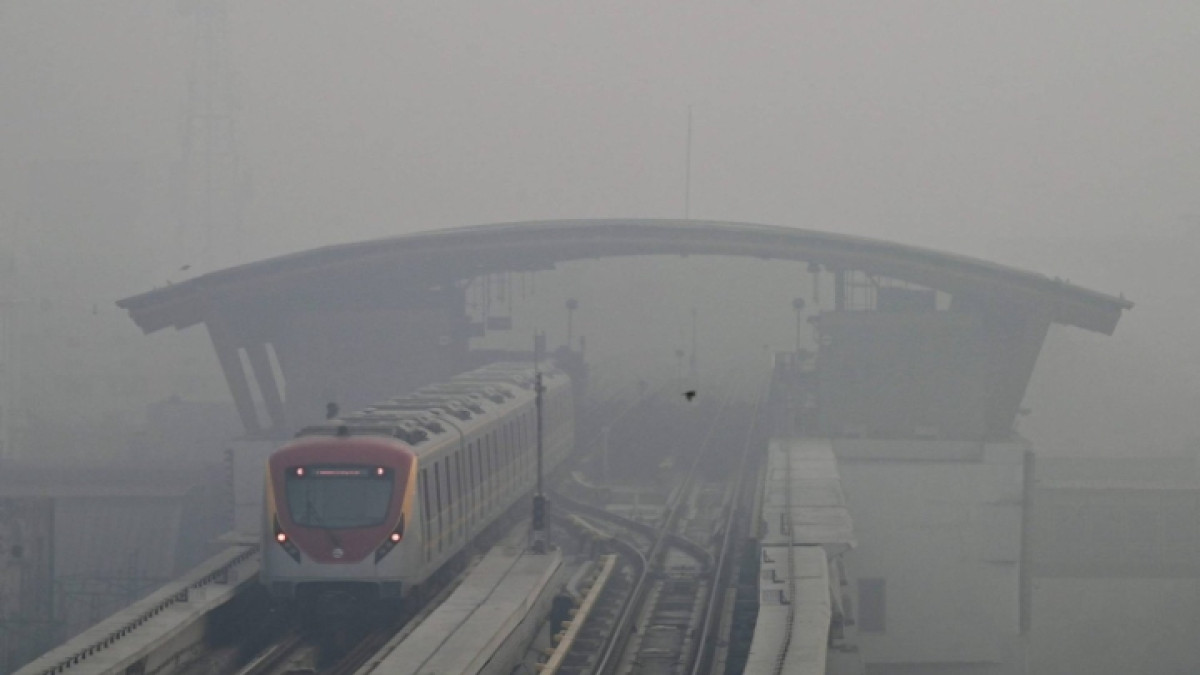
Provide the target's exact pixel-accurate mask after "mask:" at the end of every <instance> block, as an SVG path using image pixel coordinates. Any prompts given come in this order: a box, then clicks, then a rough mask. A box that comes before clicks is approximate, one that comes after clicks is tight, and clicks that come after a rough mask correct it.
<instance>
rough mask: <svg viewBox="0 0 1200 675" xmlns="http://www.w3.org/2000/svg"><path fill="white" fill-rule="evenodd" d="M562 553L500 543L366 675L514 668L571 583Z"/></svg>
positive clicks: (363, 672) (373, 663)
mask: <svg viewBox="0 0 1200 675" xmlns="http://www.w3.org/2000/svg"><path fill="white" fill-rule="evenodd" d="M565 571H566V566H565V565H564V564H563V559H562V553H561V552H559V551H551V552H550V553H548V554H544V555H538V554H534V553H530V552H528V551H524V550H520V549H517V548H515V547H512V546H505V545H501V546H497V547H495V548H493V549H492V550H491V551H490V552H489V553H488V554H487V555H486V556H485V557H484V558H483V560H481V561H480V562H479V564H478V565H476V566H475V568H474V569H473V570H472V571H471V574H470V576H469V577H468V578H467V579H466V580H465V581H463V583H462V584H461V585H459V587H458V588H457V589H455V591H454V593H453V594H452V595H451V596H450V597H449V598H447V599H446V600H445V601H444V602H443V603H442V604H441V605H440V606H439V607H438V608H437V610H435V611H434V612H433V614H431V615H430V616H429V617H428V618H426V619H425V620H424V621H422V622H421V624H420V625H419V626H417V627H416V629H415V630H413V631H412V632H411V633H409V634H408V635H406V636H405V637H404V638H403V639H402V640H400V641H399V642H397V643H395V644H392V645H389V646H387V647H385V648H384V649H383V650H381V651H380V653H379V654H378V655H376V657H374V658H373V659H372V661H371V663H369V664H368V665H367V666H365V667H364V668H362V669H360V670H359V671H358V672H359V673H360V675H366V674H367V673H376V674H377V675H382V674H383V673H387V674H388V675H398V674H401V673H414V674H415V673H487V674H488V675H492V674H500V673H508V672H509V671H510V670H511V669H512V667H513V666H514V665H515V664H516V663H517V662H518V661H519V660H520V659H521V658H522V656H523V655H524V654H525V650H526V645H527V644H528V643H529V642H530V640H532V638H533V635H534V633H535V632H536V631H537V629H538V628H539V626H540V625H541V622H542V619H543V618H544V617H545V616H546V614H547V613H548V612H549V607H550V602H551V600H552V599H553V597H554V595H555V594H556V593H557V592H558V590H559V588H560V587H561V586H562V583H563V581H564V579H563V575H564V573H565Z"/></svg>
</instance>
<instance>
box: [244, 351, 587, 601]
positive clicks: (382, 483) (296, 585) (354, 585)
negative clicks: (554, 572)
mask: <svg viewBox="0 0 1200 675" xmlns="http://www.w3.org/2000/svg"><path fill="white" fill-rule="evenodd" d="M541 371H542V377H543V386H544V394H543V409H542V411H543V412H542V414H543V462H544V467H545V471H546V472H549V471H550V470H551V469H553V468H554V467H555V466H556V465H557V464H559V463H560V462H561V461H562V460H563V459H564V458H565V457H566V456H567V454H568V453H569V452H570V450H571V449H572V447H573V444H574V433H575V432H574V417H573V415H574V410H573V406H572V396H571V382H570V378H569V377H568V376H567V375H566V373H564V372H563V371H562V370H560V369H557V368H555V367H554V366H543V367H542V369H541ZM534 382H535V370H534V367H533V365H532V364H528V363H526V364H520V363H498V364H492V365H490V366H486V367H483V368H480V369H478V370H474V371H471V372H468V373H464V374H462V375H458V376H456V377H454V378H452V379H450V380H448V381H445V382H442V383H439V384H434V385H430V386H428V387H425V388H423V389H420V390H418V391H416V392H414V393H412V394H408V395H405V396H399V397H396V398H393V399H390V400H387V401H382V402H379V403H376V404H375V405H373V406H370V407H368V408H365V409H363V410H361V411H357V412H354V413H351V414H348V415H344V416H342V417H340V418H338V419H331V420H328V421H326V422H325V423H323V424H320V425H317V426H310V427H307V428H305V429H303V430H301V431H300V432H299V433H298V434H297V435H296V437H295V438H294V439H293V440H291V441H290V442H288V443H287V444H285V445H284V446H283V447H281V448H279V449H278V450H276V451H275V452H274V453H273V454H272V455H271V457H270V459H269V460H268V462H267V475H266V481H265V483H266V486H265V495H264V499H263V505H264V508H263V544H262V567H261V572H260V580H261V582H262V583H263V584H264V585H265V586H266V588H267V590H268V592H269V593H270V594H271V595H272V596H273V597H275V598H276V599H279V600H288V601H298V602H300V603H307V604H313V603H316V604H317V605H323V604H334V603H339V602H342V601H346V600H355V601H373V600H387V599H399V598H402V597H406V596H408V595H409V594H410V593H412V592H413V591H414V590H416V589H418V588H419V587H420V585H421V584H422V583H423V582H424V581H426V580H427V579H429V577H430V576H431V575H433V574H434V573H435V572H436V571H437V570H438V569H439V568H440V567H441V566H442V565H443V564H445V563H446V562H447V561H448V560H449V559H450V558H452V557H453V556H454V555H455V554H456V553H458V552H459V551H461V550H462V549H463V547H465V546H466V545H467V544H468V543H470V542H471V541H472V540H473V539H474V538H475V536H476V535H478V534H479V533H480V532H481V531H482V530H484V529H485V528H486V527H487V526H488V525H490V524H491V523H492V522H494V521H495V520H496V519H497V518H498V517H499V516H500V515H501V514H503V513H504V512H506V511H507V510H508V509H509V507H511V506H512V505H513V504H514V503H515V502H516V501H517V500H518V499H520V498H521V497H522V496H523V495H527V494H528V493H529V492H530V490H531V489H532V488H533V487H534V484H535V482H536V479H537V477H536V466H537V458H536V448H537V412H536V392H535V384H534Z"/></svg>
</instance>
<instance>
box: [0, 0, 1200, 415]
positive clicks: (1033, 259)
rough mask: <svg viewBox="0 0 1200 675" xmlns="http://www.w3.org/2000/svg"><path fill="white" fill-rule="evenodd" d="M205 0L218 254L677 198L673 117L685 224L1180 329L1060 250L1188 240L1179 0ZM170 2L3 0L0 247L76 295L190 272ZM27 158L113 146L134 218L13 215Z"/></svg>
mask: <svg viewBox="0 0 1200 675" xmlns="http://www.w3.org/2000/svg"><path fill="white" fill-rule="evenodd" d="M231 4H232V5H233V6H234V9H233V10H232V12H231V16H230V44H229V53H230V55H231V58H232V63H233V68H234V70H235V71H236V74H237V89H238V91H239V93H240V110H239V111H238V124H239V126H238V136H239V140H240V144H241V145H240V148H241V157H242V161H243V163H244V165H245V166H246V167H248V169H249V171H250V172H251V175H252V184H253V201H252V202H251V204H250V207H249V210H248V212H247V214H246V224H245V232H244V234H243V235H242V237H241V238H240V240H235V239H233V238H229V239H227V240H224V241H223V242H222V245H221V247H220V249H219V253H220V256H221V258H220V260H219V261H218V262H219V263H222V264H230V263H233V262H239V261H247V260H253V259H258V258H261V257H265V256H269V255H275V254H279V253H284V252H290V251H295V250H302V249H306V248H309V247H312V246H315V245H320V244H326V243H335V242H341V241H347V240H356V239H364V238H371V237H377V236H384V235H390V234H399V233H404V232H410V231H416V230H423V229H430V228H437V227H445V226H451V225H465V224H477V223H486V222H496V221H506V220H524V219H535V218H558V217H605V216H608V217H613V216H639V217H678V216H680V215H682V212H683V204H682V202H683V176H684V156H685V150H684V148H685V136H686V119H687V109H688V107H689V106H692V107H693V111H694V112H693V115H694V127H693V139H694V140H693V154H692V157H693V187H692V195H693V200H692V208H691V212H692V215H693V216H694V217H701V218H713V219H731V220H742V221H752V222H764V223H774V224H784V225H796V226H801V227H809V228H814V229H824V230H831V231H836V232H847V233H855V234H862V235H867V236H874V237H881V238H886V239H892V240H897V241H903V242H906V243H913V244H921V245H927V246H931V247H935V248H941V249H948V250H954V251H959V252H965V253H969V254H974V255H978V256H982V257H987V258H990V259H994V260H996V261H997V262H1002V263H1010V264H1016V265H1018V266H1023V267H1035V268H1036V269H1038V270H1039V271H1043V272H1046V273H1049V274H1052V275H1059V276H1063V277H1069V278H1071V279H1072V281H1075V282H1077V283H1081V284H1083V285H1087V286H1093V287H1096V288H1097V289H1098V290H1102V291H1107V292H1113V293H1116V292H1118V291H1124V292H1126V293H1127V294H1128V295H1130V297H1133V298H1134V299H1135V300H1138V301H1139V309H1137V310H1135V311H1134V313H1133V314H1131V315H1130V316H1128V317H1126V322H1125V325H1123V326H1122V327H1121V328H1120V329H1118V330H1119V332H1120V331H1126V330H1130V331H1131V334H1132V335H1134V336H1137V335H1139V333H1138V330H1139V329H1137V328H1131V327H1130V326H1129V324H1131V323H1134V322H1135V321H1139V320H1142V319H1143V317H1145V320H1146V321H1149V324H1144V325H1149V326H1152V327H1153V330H1149V329H1146V330H1145V332H1144V334H1145V335H1147V336H1148V337H1147V339H1151V338H1152V337H1153V335H1158V334H1160V333H1162V332H1163V331H1166V330H1168V329H1167V328H1164V327H1163V326H1168V325H1170V326H1174V328H1170V329H1169V330H1171V331H1173V332H1174V334H1175V335H1177V336H1181V337H1180V339H1179V342H1180V343H1181V344H1183V343H1186V341H1185V340H1184V339H1183V338H1185V337H1186V330H1191V331H1192V332H1193V334H1194V333H1195V322H1190V323H1186V325H1185V324H1181V323H1175V324H1170V321H1171V320H1175V319H1167V318H1165V314H1166V312H1173V311H1174V310H1175V309H1176V308H1177V307H1165V308H1164V313H1163V315H1161V316H1156V315H1155V314H1154V313H1153V312H1148V313H1143V314H1142V315H1140V316H1139V312H1142V311H1143V308H1144V307H1146V305H1145V304H1142V303H1144V302H1145V301H1146V300H1147V297H1148V296H1150V295H1157V294H1159V293H1160V292H1161V293H1162V294H1163V297H1170V298H1171V299H1172V300H1171V301H1172V303H1175V302H1179V301H1182V302H1186V301H1187V298H1188V296H1189V295H1190V292H1189V291H1188V290H1187V289H1186V282H1185V283H1184V285H1183V287H1181V285H1180V280H1179V279H1177V278H1174V277H1172V276H1171V275H1170V274H1159V275H1157V276H1154V277H1153V279H1154V282H1153V283H1154V284H1157V283H1160V282H1161V284H1162V285H1161V286H1156V285H1153V284H1151V283H1149V281H1148V280H1149V279H1150V278H1151V277H1150V276H1148V275H1145V274H1142V272H1143V271H1146V270H1149V269H1151V268H1152V267H1153V266H1154V265H1155V264H1156V262H1155V261H1153V260H1150V259H1134V260H1123V261H1120V263H1121V264H1120V265H1119V266H1117V267H1116V268H1112V267H1110V266H1108V265H1104V264H1098V263H1097V261H1096V260H1095V259H1093V258H1088V257H1086V255H1085V254H1083V253H1081V251H1088V250H1096V247H1095V246H1093V247H1092V248H1088V247H1086V246H1084V247H1079V248H1076V247H1075V246H1073V242H1085V241H1087V242H1097V241H1099V242H1103V241H1106V240H1108V241H1112V240H1121V239H1122V238H1129V237H1134V238H1136V237H1142V236H1149V237H1166V238H1168V239H1170V238H1172V237H1177V236H1181V234H1182V235H1183V236H1184V241H1187V242H1191V243H1192V244H1195V243H1196V242H1197V241H1200V240H1198V239H1197V238H1196V237H1194V236H1190V235H1187V233H1186V231H1187V230H1195V229H1196V228H1198V227H1200V225H1197V220H1196V218H1195V216H1196V214H1200V190H1198V189H1197V186H1198V185H1200V122H1198V120H1200V86H1197V80H1196V72H1197V71H1196V65H1195V64H1197V63H1200V4H1197V3H1195V2H1152V3H1135V2H1127V1H1124V0H1120V1H1114V0H1088V1H1086V2H1083V1H1079V2H1066V1H1062V2H1040V1H1039V2H1015V1H1014V2H993V3H982V2H963V1H961V0H947V1H941V2H930V1H917V0H910V1H905V2H874V3H865V2H838V3H833V2H829V3H815V2H797V1H794V0H793V1H790V2H777V1H772V0H759V1H751V2H726V1H722V2H716V1H712V0H689V1H688V2H666V1H663V2H644V1H637V2H633V1H630V2H606V3H568V2H533V1H530V2H496V1H493V2H474V3H434V2H408V3H402V2H383V1H375V2H366V1H364V2H354V3H335V2H328V1H327V0H321V1H318V0H289V1H288V2H267V1H253V0H250V1H243V2H236V3H231ZM176 5H177V3H174V2H163V1H160V0H105V1H104V2H93V1H88V0H6V1H3V2H0V198H2V199H3V200H4V202H5V203H6V205H4V206H0V219H4V220H0V225H2V226H3V234H2V235H0V236H3V239H2V241H4V242H5V243H6V245H7V246H8V247H9V249H10V250H15V251H17V255H18V256H19V257H20V256H23V262H22V266H23V269H26V270H31V272H30V274H34V275H35V276H36V274H37V272H36V271H37V270H38V269H39V268H45V269H59V268H61V269H62V270H63V272H62V273H61V274H56V275H55V278H56V279H62V278H68V279H69V280H68V281H64V282H62V284H63V285H65V288H59V289H58V290H57V291H56V292H59V293H65V294H72V293H77V294H78V295H79V296H80V297H82V298H85V299H86V300H87V302H88V303H89V304H90V302H92V300H93V299H95V301H97V302H99V301H104V302H106V303H111V300H112V299H114V298H116V297H120V296H122V295H126V294H130V293H134V292H139V291H142V290H146V289H147V288H149V287H151V286H154V285H157V284H160V283H162V281H163V280H164V276H165V270H174V269H177V267H178V266H179V265H182V264H185V263H190V262H192V261H191V260H190V259H189V258H191V257H192V256H191V255H190V254H189V253H188V252H187V251H179V250H175V249H172V248H171V241H172V240H171V239H170V237H169V236H167V235H163V234H161V232H160V231H159V230H160V229H161V231H162V232H168V231H170V229H171V226H170V225H160V222H169V216H170V209H169V208H167V207H166V206H164V205H163V203H164V202H165V201H166V200H165V197H164V195H163V193H164V192H165V188H164V186H165V185H166V181H165V179H164V178H163V174H165V173H167V171H168V168H169V166H170V163H171V162H172V161H175V160H176V159H177V158H178V157H179V156H180V149H179V148H180V140H179V139H180V124H181V120H182V113H183V104H184V101H185V92H186V89H185V75H186V71H187V65H188V62H189V58H190V56H191V54H192V51H191V49H192V45H191V42H190V39H191V34H192V33H191V24H190V23H189V21H188V20H187V19H186V18H184V17H182V16H181V15H180V14H179V13H178V11H177V9H176ZM48 160H65V161H77V160H105V161H108V160H122V161H129V162H134V163H137V164H138V165H139V166H141V167H142V169H141V173H139V174H138V175H140V176H141V177H142V178H141V180H142V181H143V182H142V183H141V185H143V186H144V187H143V188H142V189H144V191H145V194H144V195H143V196H142V199H143V201H144V204H143V206H142V207H141V208H140V211H139V218H140V222H141V225H139V226H136V227H134V226H131V229H124V230H118V231H114V232H104V231H96V230H95V229H85V230H83V231H78V228H64V230H63V231H61V232H45V231H30V228H28V227H22V225H21V223H20V222H19V221H20V217H19V216H20V213H21V209H22V208H23V207H22V206H21V204H22V203H23V200H25V199H26V197H25V196H24V195H23V192H22V191H23V189H24V188H23V186H25V185H26V175H27V172H28V167H29V166H30V164H31V163H36V162H45V161H48ZM4 221H7V222H4ZM138 228H140V229H138ZM1029 238H1036V239H1039V240H1042V241H1050V242H1057V243H1054V244H1051V245H1050V248H1051V250H1049V251H1048V250H1046V249H1045V248H1042V249H1041V250H1032V249H1035V248H1037V245H1036V244H1033V245H1030V244H1027V243H1021V242H1024V241H1025V240H1027V239H1029ZM130 239H133V240H136V241H137V242H140V243H130V242H129V241H128V240H130ZM47 241H51V242H56V243H55V244H54V245H52V246H49V245H46V244H45V242H47ZM59 242H61V244H60V243H59ZM997 242H1000V243H997ZM1003 242H1010V243H1009V244H1004V243H1003ZM1011 242H1016V243H1011ZM75 243H85V244H86V245H84V246H79V247H74V246H73V244H75ZM95 246H102V247H107V248H103V250H104V251H105V255H104V256H102V261H98V260H97V256H96V255H95V251H96V249H95ZM1055 246H1059V247H1061V250H1060V251H1056V250H1053V247H1055ZM1161 248H1165V249H1166V250H1168V251H1170V250H1171V247H1170V246H1165V247H1161ZM1176 252H1177V253H1179V259H1178V262H1180V263H1182V262H1184V261H1185V260H1190V259H1191V258H1193V257H1194V256H1193V255H1192V254H1194V253H1200V251H1191V252H1187V251H1183V252H1179V251H1176ZM1060 254H1061V255H1060ZM52 258H53V259H52ZM147 260H153V262H152V263H150V262H147ZM1056 263H1057V264H1056ZM114 270H122V272H121V273H117V272H115V271H114ZM199 271H204V270H203V269H194V270H192V272H199ZM1195 279H1196V275H1195V274H1194V273H1190V275H1188V276H1185V280H1195ZM47 283H49V282H47ZM72 289H77V290H72ZM36 290H37V289H36V288H35V289H34V292H36ZM1139 294H1140V295H1139ZM1151 306H1152V305H1151ZM1156 321H1158V323H1155V322H1156ZM1163 322H1167V323H1163ZM1198 337H1200V336H1198ZM1189 339H1190V338H1189ZM1113 344H1115V343H1108V344H1107V345H1106V346H1105V347H1106V348H1110V349H1111V348H1112V345H1113ZM1141 346H1142V349H1144V350H1152V349H1153V348H1154V347H1153V343H1152V342H1151V343H1142V345H1141ZM1136 347H1137V345H1134V348H1136ZM1112 358H1114V359H1116V358H1120V356H1119V355H1118V354H1117V353H1116V352H1115V351H1114V352H1113V354H1112ZM1184 358H1194V357H1191V355H1190V354H1186V353H1184V352H1178V353H1177V354H1172V355H1170V359H1174V361H1169V360H1168V361H1164V363H1166V362H1171V363H1178V359H1184ZM1193 368H1194V367H1193ZM1176 377H1177V378H1179V380H1180V382H1181V384H1179V387H1182V388H1183V389H1181V390H1180V391H1182V392H1183V393H1185V394H1187V395H1190V396H1196V397H1197V400H1200V392H1197V391H1196V385H1194V384H1193V385H1190V386H1191V389H1190V390H1189V389H1187V387H1188V386H1189V385H1187V384H1186V383H1187V382H1189V381H1193V380H1194V378H1192V379H1189V378H1190V376H1187V375H1184V376H1179V375H1178V374H1176ZM1176 398H1178V395H1177V396H1176Z"/></svg>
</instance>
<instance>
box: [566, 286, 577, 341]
mask: <svg viewBox="0 0 1200 675" xmlns="http://www.w3.org/2000/svg"><path fill="white" fill-rule="evenodd" d="M577 307H579V303H578V302H577V301H576V300H575V298H568V299H567V350H568V351H570V349H571V340H572V339H573V338H574V332H573V331H572V330H571V329H572V326H571V320H572V319H573V318H574V317H575V308H577Z"/></svg>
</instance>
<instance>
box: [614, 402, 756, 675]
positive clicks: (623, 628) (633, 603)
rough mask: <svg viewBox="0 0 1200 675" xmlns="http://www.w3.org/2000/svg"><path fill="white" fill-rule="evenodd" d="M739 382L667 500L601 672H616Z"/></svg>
mask: <svg viewBox="0 0 1200 675" xmlns="http://www.w3.org/2000/svg"><path fill="white" fill-rule="evenodd" d="M740 388H741V387H740V382H739V383H738V384H737V385H735V388H734V391H733V392H731V393H730V395H729V397H728V398H726V399H724V400H722V402H721V406H720V408H718V410H717V412H716V414H714V415H713V416H712V417H711V418H710V424H709V427H708V429H707V431H706V432H705V436H704V439H703V440H702V441H701V443H700V448H699V450H698V451H697V452H696V453H695V457H694V458H693V460H692V464H691V466H690V467H689V468H688V472H687V474H686V476H685V477H684V480H683V483H681V484H680V486H679V488H678V489H677V490H676V491H675V494H674V496H673V497H674V498H673V499H672V501H671V502H670V503H669V504H668V507H667V517H666V519H665V520H664V522H663V524H662V526H661V527H660V528H659V530H658V536H657V537H655V539H654V542H653V543H652V544H651V546H650V550H649V551H648V552H647V554H646V555H645V556H644V558H645V560H646V565H645V566H644V567H643V569H642V572H641V574H640V575H639V577H638V581H637V583H636V584H635V585H634V588H633V591H632V592H631V593H630V594H629V596H628V598H627V599H626V602H625V604H624V606H623V607H622V610H621V614H620V618H618V620H617V622H616V624H615V627H614V629H613V631H612V634H611V635H610V636H609V639H608V641H607V644H606V646H605V649H604V652H603V655H602V657H601V659H600V662H599V664H598V665H597V666H596V669H595V672H596V673H598V674H599V675H609V674H610V673H612V672H614V671H615V669H616V667H617V665H618V662H619V661H620V657H621V656H623V655H624V651H625V643H626V642H627V641H628V639H629V632H630V630H629V629H630V625H631V624H632V621H633V617H634V615H635V614H636V612H637V611H638V610H640V609H641V607H642V605H643V604H644V603H645V600H646V594H647V593H648V592H649V590H650V589H649V584H647V583H646V582H647V581H648V579H649V576H650V572H651V570H652V569H653V568H654V567H655V566H656V565H657V562H658V559H659V556H660V555H661V554H662V550H663V547H664V543H665V542H666V540H667V536H666V535H667V533H669V532H671V531H672V529H673V528H674V526H675V521H676V519H677V517H678V515H679V510H680V509H679V507H680V505H681V504H683V502H684V497H685V496H686V495H687V494H688V493H689V492H690V490H691V488H692V484H693V483H694V480H695V475H696V469H697V468H698V467H699V466H700V460H701V459H702V458H703V457H704V456H705V455H706V452H705V451H706V450H707V449H708V445H709V441H710V440H711V439H712V436H713V433H714V432H715V431H716V429H717V422H718V421H719V420H720V418H721V415H722V413H723V412H724V411H725V409H726V407H727V406H728V404H729V402H730V401H732V400H733V399H734V397H735V396H736V394H737V392H738V391H739V390H740Z"/></svg>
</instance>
